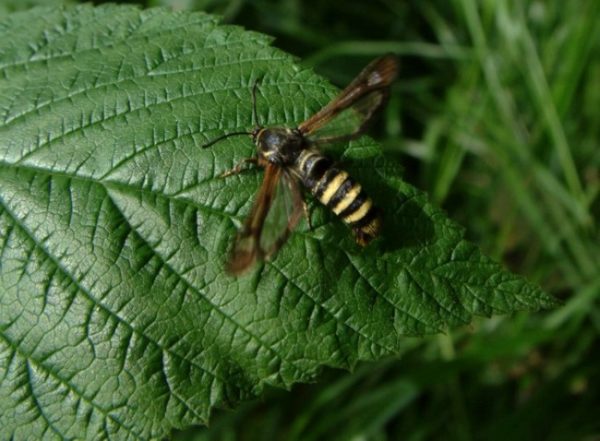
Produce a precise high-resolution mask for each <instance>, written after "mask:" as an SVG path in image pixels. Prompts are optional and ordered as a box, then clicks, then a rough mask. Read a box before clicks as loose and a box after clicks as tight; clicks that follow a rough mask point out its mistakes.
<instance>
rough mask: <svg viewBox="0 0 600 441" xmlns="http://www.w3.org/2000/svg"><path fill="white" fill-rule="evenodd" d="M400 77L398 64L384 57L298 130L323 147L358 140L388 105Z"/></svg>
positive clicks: (366, 68) (391, 56) (392, 59)
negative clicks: (386, 104)
mask: <svg viewBox="0 0 600 441" xmlns="http://www.w3.org/2000/svg"><path fill="white" fill-rule="evenodd" d="M397 73H398V61H397V59H396V57H394V56H393V55H385V56H383V57H380V58H377V59H376V60H374V61H372V62H371V63H370V64H369V65H368V66H367V67H365V68H364V69H363V70H362V72H361V73H360V74H358V76H357V77H356V78H355V79H354V80H353V81H352V82H351V83H350V84H349V85H348V86H347V87H346V88H345V89H344V90H343V91H342V92H341V93H340V94H339V95H338V96H337V97H336V98H335V99H333V100H332V101H331V102H330V103H329V104H327V105H326V106H325V107H323V108H322V109H321V110H320V111H318V112H317V113H315V114H314V115H313V116H312V117H310V118H309V119H307V120H306V121H304V122H303V123H301V124H300V125H299V126H298V129H299V130H300V132H301V133H302V134H303V135H305V136H307V137H308V138H309V139H311V140H312V141H314V142H317V143H324V142H333V141H341V140H346V139H352V138H355V137H357V136H359V135H360V134H361V133H362V132H363V131H364V129H365V127H366V126H367V124H368V123H369V122H370V120H371V119H372V117H373V115H374V114H375V113H376V112H377V110H378V109H380V108H381V107H382V106H383V105H384V104H385V103H386V101H387V98H388V95H389V87H390V85H391V84H392V82H393V81H394V79H395V78H396V75H397Z"/></svg>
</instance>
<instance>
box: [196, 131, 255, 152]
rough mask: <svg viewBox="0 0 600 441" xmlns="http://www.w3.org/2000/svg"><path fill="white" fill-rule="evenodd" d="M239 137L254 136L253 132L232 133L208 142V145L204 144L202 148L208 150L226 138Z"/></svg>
mask: <svg viewBox="0 0 600 441" xmlns="http://www.w3.org/2000/svg"><path fill="white" fill-rule="evenodd" d="M239 135H252V132H231V133H226V134H224V135H221V136H218V137H217V138H215V139H212V140H210V141H208V142H207V143H206V144H204V145H203V146H202V148H203V149H206V148H208V147H210V146H211V145H213V144H216V143H217V142H219V141H222V140H223V139H225V138H229V137H230V136H239Z"/></svg>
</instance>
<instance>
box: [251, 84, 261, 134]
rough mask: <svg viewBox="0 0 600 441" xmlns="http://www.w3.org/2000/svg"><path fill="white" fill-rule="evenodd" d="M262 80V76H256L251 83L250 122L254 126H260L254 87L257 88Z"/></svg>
mask: <svg viewBox="0 0 600 441" xmlns="http://www.w3.org/2000/svg"><path fill="white" fill-rule="evenodd" d="M261 81H262V78H258V79H256V80H254V84H253V85H252V124H253V125H254V127H256V128H258V127H260V124H259V123H258V113H257V112H256V89H258V84H259V83H260V82H261Z"/></svg>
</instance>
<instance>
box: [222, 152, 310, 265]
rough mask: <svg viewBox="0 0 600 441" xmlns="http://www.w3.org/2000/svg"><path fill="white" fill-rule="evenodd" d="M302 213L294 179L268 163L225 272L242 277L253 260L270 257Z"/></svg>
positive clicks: (298, 192)
mask: <svg viewBox="0 0 600 441" xmlns="http://www.w3.org/2000/svg"><path fill="white" fill-rule="evenodd" d="M301 214H302V196H301V194H300V190H299V188H298V184H297V182H296V180H295V179H294V178H293V177H292V176H290V175H289V173H288V172H287V171H286V170H284V169H283V168H281V167H278V166H276V165H273V164H270V163H268V164H267V166H266V168H265V175H264V178H263V182H262V184H261V187H260V189H259V191H258V194H257V197H256V200H255V201H254V205H253V206H252V210H251V212H250V215H249V216H248V218H247V219H246V221H245V222H244V226H243V227H242V229H241V230H240V232H239V234H238V236H237V238H236V241H235V244H234V246H233V250H232V253H231V257H230V259H229V263H228V266H227V270H228V271H229V272H230V273H231V274H234V275H239V274H242V273H243V272H245V271H247V270H248V269H250V268H251V267H252V265H253V264H254V263H256V262H257V261H260V260H263V259H265V258H268V257H270V256H271V255H273V254H274V253H275V252H277V250H278V249H279V248H281V246H282V245H283V244H284V243H285V241H286V239H287V238H288V236H289V234H290V232H291V231H292V230H293V229H294V227H295V226H296V225H297V224H298V221H299V220H300V216H301Z"/></svg>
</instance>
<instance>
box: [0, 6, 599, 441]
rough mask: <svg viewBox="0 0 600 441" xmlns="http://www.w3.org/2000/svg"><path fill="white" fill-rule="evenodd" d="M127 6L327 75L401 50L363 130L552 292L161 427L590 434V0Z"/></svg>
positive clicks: (204, 435)
mask: <svg viewBox="0 0 600 441" xmlns="http://www.w3.org/2000/svg"><path fill="white" fill-rule="evenodd" d="M9 3H14V5H13V6H10V7H9V6H6V7H3V9H4V10H5V11H9V10H13V9H15V8H18V9H21V8H23V7H25V6H23V5H25V4H26V3H29V2H9ZM32 3H33V2H32ZM38 3H40V2H38ZM41 3H43V2H41ZM50 3H53V4H56V3H59V1H54V0H51V2H50ZM71 3H75V1H74V0H73V1H72V2H71ZM96 3H99V2H96ZM113 3H114V2H113ZM130 3H132V2H130ZM137 3H138V4H141V5H143V6H146V7H150V6H167V7H170V8H173V9H178V10H205V11H207V12H210V13H214V14H219V15H221V16H223V18H224V21H225V22H227V23H233V24H239V25H243V26H245V27H246V28H248V29H251V30H255V31H259V32H263V33H266V34H270V35H273V36H275V37H276V41H275V43H274V44H275V45H276V46H278V47H280V48H282V49H284V50H286V51H287V52H289V53H292V54H294V55H297V56H298V57H299V60H300V62H302V63H303V64H305V65H307V66H311V67H314V68H315V70H316V71H317V72H319V73H321V74H323V75H324V76H326V77H327V78H330V79H331V80H332V82H334V83H336V84H338V85H339V86H344V85H345V84H346V83H347V82H348V81H349V80H350V79H351V78H352V77H353V76H354V75H355V74H356V73H357V72H359V71H360V69H361V68H362V67H363V66H364V65H365V64H366V63H367V62H368V61H369V60H370V59H372V58H374V57H375V56H378V55H380V54H382V53H385V52H395V53H398V54H399V55H400V57H401V64H402V71H401V74H400V78H399V81H398V82H397V84H396V85H395V86H394V89H393V96H392V98H391V101H390V104H389V105H388V107H387V109H386V111H385V114H384V115H383V118H381V121H380V122H379V124H378V125H377V127H376V128H375V129H374V130H373V131H372V135H373V136H374V137H376V138H377V139H379V140H380V141H381V142H382V143H383V145H384V146H385V150H386V152H387V154H390V155H394V156H396V157H399V158H400V161H401V163H402V165H403V167H404V169H405V173H404V179H405V180H407V181H409V182H411V183H412V184H414V185H415V186H417V187H419V188H421V189H423V190H425V191H427V192H428V193H429V195H430V197H431V199H432V200H433V201H434V202H435V203H436V204H438V205H440V206H441V207H443V208H444V209H445V210H446V211H447V212H448V214H449V216H450V217H452V218H453V219H455V220H456V221H458V222H459V223H461V224H462V225H464V226H465V227H466V234H467V237H468V238H469V239H470V240H472V241H473V242H475V243H476V244H478V245H479V246H481V247H482V248H483V250H484V251H485V252H486V253H487V254H489V255H491V256H493V257H494V258H495V259H497V260H499V261H502V262H503V263H504V264H505V265H506V266H507V267H508V268H510V269H511V270H512V271H514V272H517V273H519V274H522V275H524V276H526V277H528V278H529V279H530V280H531V281H533V282H535V283H538V284H540V285H541V286H542V287H543V288H544V289H546V290H547V291H548V292H549V293H551V294H553V295H554V296H556V297H558V298H559V299H561V300H562V301H563V302H564V304H563V306H562V307H561V308H558V309H556V310H553V311H545V312H541V313H539V314H521V315H515V316H511V317H495V318H492V319H478V320H476V321H475V322H474V323H473V324H472V325H471V326H469V327H468V328H466V329H458V330H453V331H452V332H448V333H447V334H445V335H440V336H432V337H428V338H424V339H416V338H407V339H406V340H405V345H404V348H403V349H402V354H401V355H400V356H398V357H397V358H396V359H393V360H386V361H383V362H380V363H376V364H375V363H370V364H363V365H360V366H359V367H358V368H357V369H356V371H355V372H354V373H352V374H350V373H347V372H341V371H335V370H325V371H324V372H323V374H322V376H321V378H320V380H319V383H318V384H314V385H296V386H294V387H293V389H292V390H291V391H289V392H288V391H280V390H269V391H268V392H267V394H266V395H265V396H264V397H262V398H261V399H259V400H256V401H254V402H249V403H245V404H242V405H241V406H240V407H238V408H237V409H235V410H233V411H216V412H215V414H214V416H213V419H212V424H211V427H210V428H208V429H206V428H195V429H192V430H188V431H185V432H179V433H176V434H174V439H176V440H399V439H402V440H429V439H444V440H455V439H456V440H479V439H485V440H488V439H492V440H493V439H498V440H505V439H507V438H508V437H510V438H511V439H513V440H528V439H544V440H600V344H599V343H600V338H599V335H600V308H599V299H600V240H599V239H600V235H599V233H598V219H599V217H600V197H599V191H600V1H599V0H579V1H573V2H568V1H559V0H545V1H532V0H522V1H517V0H514V1H511V0H481V1H475V0H429V1H422V0H405V1H400V0H371V1H364V0H347V1H344V2H342V1H333V0H281V1H276V0H254V1H250V0H227V1H226V0H147V1H145V2H144V1H140V2H137ZM0 12H1V10H0Z"/></svg>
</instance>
